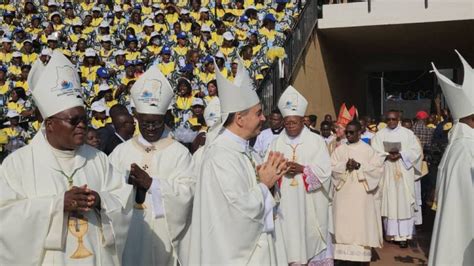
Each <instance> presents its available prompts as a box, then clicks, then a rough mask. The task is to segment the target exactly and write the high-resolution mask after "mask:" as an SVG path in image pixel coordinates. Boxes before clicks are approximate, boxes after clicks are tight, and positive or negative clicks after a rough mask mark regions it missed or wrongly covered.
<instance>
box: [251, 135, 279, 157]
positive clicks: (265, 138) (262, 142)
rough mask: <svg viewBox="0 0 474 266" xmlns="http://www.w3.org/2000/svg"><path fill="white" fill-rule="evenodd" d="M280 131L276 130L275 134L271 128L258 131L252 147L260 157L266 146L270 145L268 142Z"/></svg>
mask: <svg viewBox="0 0 474 266" xmlns="http://www.w3.org/2000/svg"><path fill="white" fill-rule="evenodd" d="M280 133H281V131H280V132H278V133H277V134H274V133H273V130H272V129H271V128H267V129H265V130H263V131H262V132H260V134H259V135H258V137H257V140H256V141H255V145H253V148H254V149H255V151H256V152H258V154H259V155H260V157H264V156H265V154H266V152H267V149H268V147H270V144H271V143H272V141H273V140H274V139H276V138H277V137H278V136H279V135H280Z"/></svg>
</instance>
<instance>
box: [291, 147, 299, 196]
mask: <svg viewBox="0 0 474 266" xmlns="http://www.w3.org/2000/svg"><path fill="white" fill-rule="evenodd" d="M300 144H301V143H299V144H296V145H295V146H293V145H291V144H290V148H291V150H292V155H291V161H292V162H296V148H298V146H299V145H300ZM290 186H292V187H296V186H298V181H297V180H296V178H295V176H293V180H292V181H291V183H290Z"/></svg>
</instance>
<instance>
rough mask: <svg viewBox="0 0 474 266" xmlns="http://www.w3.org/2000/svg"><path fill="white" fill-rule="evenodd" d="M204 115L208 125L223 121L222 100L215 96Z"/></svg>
mask: <svg viewBox="0 0 474 266" xmlns="http://www.w3.org/2000/svg"><path fill="white" fill-rule="evenodd" d="M203 115H204V120H205V121H206V125H207V126H208V127H212V126H214V125H216V124H218V123H220V122H221V102H220V101H219V98H218V97H215V98H214V99H212V100H211V101H210V102H209V103H208V104H207V106H206V109H204V114H203Z"/></svg>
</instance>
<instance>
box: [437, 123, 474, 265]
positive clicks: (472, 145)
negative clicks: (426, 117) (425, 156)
mask: <svg viewBox="0 0 474 266" xmlns="http://www.w3.org/2000/svg"><path fill="white" fill-rule="evenodd" d="M451 130H452V132H450V139H449V141H450V143H449V145H448V147H447V148H446V151H445V153H444V155H443V159H442V160H441V163H440V166H439V171H438V180H437V182H438V184H439V185H438V184H437V187H439V189H438V191H437V193H438V194H437V205H438V207H437V210H436V218H435V223H434V227H433V235H432V237H431V247H430V257H429V260H428V264H429V265H433V266H435V265H466V266H467V265H474V241H473V239H474V129H472V128H470V127H469V126H467V125H465V124H463V123H457V124H455V125H454V126H453V128H452V129H451Z"/></svg>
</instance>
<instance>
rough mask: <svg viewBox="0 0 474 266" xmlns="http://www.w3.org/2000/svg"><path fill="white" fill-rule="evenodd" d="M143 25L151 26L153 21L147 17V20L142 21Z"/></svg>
mask: <svg viewBox="0 0 474 266" xmlns="http://www.w3.org/2000/svg"><path fill="white" fill-rule="evenodd" d="M143 26H145V27H153V21H151V20H150V19H147V20H145V22H144V23H143Z"/></svg>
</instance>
